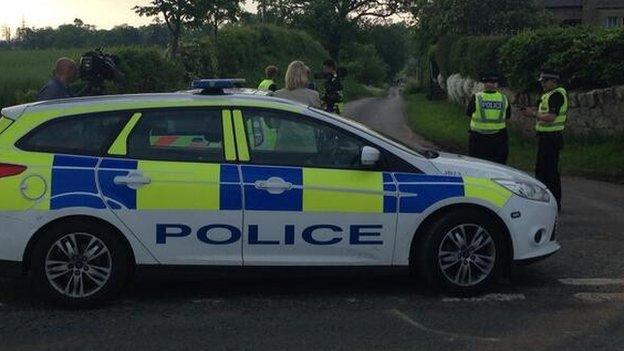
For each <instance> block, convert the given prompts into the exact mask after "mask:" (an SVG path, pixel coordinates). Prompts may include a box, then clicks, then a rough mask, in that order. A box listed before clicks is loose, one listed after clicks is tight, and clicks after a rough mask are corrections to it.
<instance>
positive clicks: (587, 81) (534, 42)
mask: <svg viewBox="0 0 624 351" xmlns="http://www.w3.org/2000/svg"><path fill="white" fill-rule="evenodd" d="M500 63H501V66H502V68H503V70H504V71H505V73H506V74H507V77H508V79H509V82H510V83H511V85H512V86H513V87H516V88H520V89H526V90H531V89H532V88H534V87H535V86H536V78H537V74H538V72H539V69H540V68H541V67H543V66H545V67H549V68H552V69H555V70H558V71H560V72H561V74H562V78H563V80H564V82H565V83H566V85H568V86H570V87H573V88H584V89H590V88H599V87H606V86H612V85H617V84H622V83H624V29H603V28H589V27H568V28H553V29H546V30H539V31H530V32H524V33H521V34H519V35H518V36H516V37H514V38H512V39H511V40H509V41H508V42H507V43H506V44H505V45H504V46H503V47H502V48H501V50H500Z"/></svg>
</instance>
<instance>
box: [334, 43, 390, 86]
mask: <svg viewBox="0 0 624 351" xmlns="http://www.w3.org/2000/svg"><path fill="white" fill-rule="evenodd" d="M342 55H343V57H342V66H343V67H344V68H346V69H347V70H348V74H349V79H352V80H354V81H356V82H358V83H361V84H366V85H381V84H383V82H384V81H385V80H386V77H387V72H388V66H387V64H386V63H385V62H384V61H383V59H382V58H381V57H380V56H379V54H378V53H377V50H376V49H375V46H374V45H372V44H361V43H354V44H351V45H349V47H347V49H346V50H343V53H342Z"/></svg>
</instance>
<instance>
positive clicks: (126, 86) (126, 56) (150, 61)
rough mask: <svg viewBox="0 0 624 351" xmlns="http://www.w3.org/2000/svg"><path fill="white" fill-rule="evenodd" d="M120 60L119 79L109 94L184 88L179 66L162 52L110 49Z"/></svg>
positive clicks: (184, 77)
mask: <svg viewBox="0 0 624 351" xmlns="http://www.w3.org/2000/svg"><path fill="white" fill-rule="evenodd" d="M114 53H115V54H117V55H118V56H119V58H120V59H121V64H120V67H119V69H120V70H121V71H122V72H123V74H124V78H123V80H122V81H121V82H120V83H118V84H116V85H114V86H112V87H111V89H110V91H111V92H118V93H124V94H137V93H161V92H170V91H176V90H180V89H183V88H185V87H188V80H187V79H186V75H185V72H184V69H183V68H182V66H181V65H180V64H178V63H176V62H175V61H172V60H168V59H166V58H165V56H164V52H163V50H159V49H138V48H122V49H117V50H114Z"/></svg>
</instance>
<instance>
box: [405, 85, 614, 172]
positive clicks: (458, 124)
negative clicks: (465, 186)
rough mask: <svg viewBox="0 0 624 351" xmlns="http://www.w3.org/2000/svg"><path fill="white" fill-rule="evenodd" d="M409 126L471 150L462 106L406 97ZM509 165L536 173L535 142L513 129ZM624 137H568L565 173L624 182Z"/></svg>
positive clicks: (456, 149) (452, 147) (563, 157)
mask: <svg viewBox="0 0 624 351" xmlns="http://www.w3.org/2000/svg"><path fill="white" fill-rule="evenodd" d="M406 100H407V103H408V107H407V110H408V115H409V124H410V127H411V128H412V129H413V130H414V131H415V132H416V133H418V134H420V135H422V136H424V137H425V138H427V139H429V140H431V141H432V142H434V143H436V144H437V145H439V146H441V147H442V148H444V149H445V150H449V151H452V152H458V153H467V151H468V123H469V119H468V117H466V115H465V114H464V111H463V108H462V107H460V106H457V105H455V104H452V103H449V102H446V101H428V100H427V99H426V98H425V96H424V95H422V94H412V95H408V96H406ZM509 149H510V152H509V164H510V165H511V166H513V167H515V168H519V169H522V170H525V171H527V172H533V168H534V165H535V154H536V142H535V140H534V139H523V138H521V137H520V135H519V134H518V133H515V132H513V131H510V140H509ZM622 150H624V137H620V138H612V139H604V138H603V139H596V138H593V139H568V140H566V143H565V147H564V149H563V151H562V153H561V170H562V172H563V174H566V175H578V176H586V177H592V178H598V179H606V180H613V181H618V182H621V181H624V153H623V152H622Z"/></svg>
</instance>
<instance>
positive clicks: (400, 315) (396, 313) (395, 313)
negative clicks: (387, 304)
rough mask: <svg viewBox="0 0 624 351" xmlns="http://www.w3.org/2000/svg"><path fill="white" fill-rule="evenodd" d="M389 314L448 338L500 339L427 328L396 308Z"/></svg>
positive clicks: (495, 340) (493, 340) (492, 340)
mask: <svg viewBox="0 0 624 351" xmlns="http://www.w3.org/2000/svg"><path fill="white" fill-rule="evenodd" d="M389 313H390V314H392V315H393V316H395V317H397V318H399V319H401V320H402V321H404V322H406V323H407V324H409V325H411V326H412V327H415V328H417V329H419V330H421V331H424V332H427V333H433V334H437V335H440V336H444V337H447V338H449V339H450V340H454V339H468V340H473V341H488V342H498V341H500V339H497V338H484V337H480V336H472V335H462V334H455V333H449V332H445V331H442V330H435V329H431V328H427V327H425V326H424V325H422V324H420V323H418V322H416V321H415V320H413V319H412V318H410V317H409V316H408V315H406V314H405V313H403V312H401V311H399V310H397V309H392V310H390V311H389Z"/></svg>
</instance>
